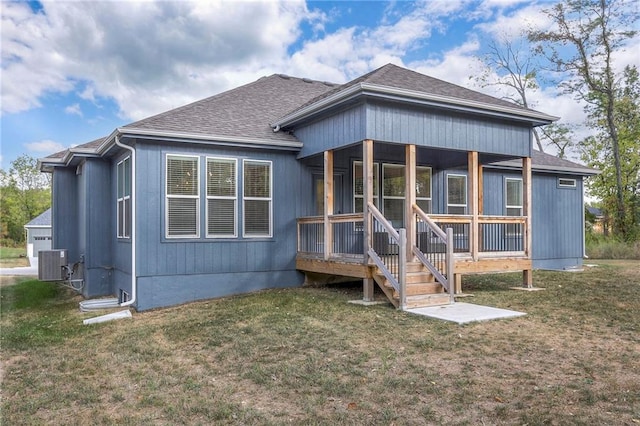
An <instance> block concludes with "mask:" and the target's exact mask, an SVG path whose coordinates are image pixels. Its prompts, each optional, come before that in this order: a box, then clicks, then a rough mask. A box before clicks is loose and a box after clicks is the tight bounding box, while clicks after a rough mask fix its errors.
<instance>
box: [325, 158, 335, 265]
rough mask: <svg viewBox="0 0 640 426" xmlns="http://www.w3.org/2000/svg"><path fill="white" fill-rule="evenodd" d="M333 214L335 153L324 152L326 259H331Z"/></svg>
mask: <svg viewBox="0 0 640 426" xmlns="http://www.w3.org/2000/svg"><path fill="white" fill-rule="evenodd" d="M332 214H333V151H325V152H324V258H325V260H327V259H329V258H330V257H331V253H332V251H333V250H332V248H333V230H332V229H331V224H330V223H329V216H331V215H332Z"/></svg>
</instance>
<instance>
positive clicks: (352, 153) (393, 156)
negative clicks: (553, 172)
mask: <svg viewBox="0 0 640 426" xmlns="http://www.w3.org/2000/svg"><path fill="white" fill-rule="evenodd" d="M404 147H405V144H398V143H388V142H381V141H374V144H373V159H374V161H390V162H396V161H397V162H398V163H400V164H402V163H404V155H405V152H404ZM333 151H334V153H335V155H338V156H342V155H346V156H348V157H351V158H362V144H361V143H356V144H352V145H349V146H344V147H340V148H336V149H334V150H333ZM322 158H323V155H322V154H316V155H313V156H310V157H307V158H305V159H304V161H305V163H307V164H317V165H320V164H322ZM512 159H520V157H513V156H505V155H497V154H488V153H479V155H478V160H479V163H480V164H482V165H484V164H490V163H495V162H498V161H507V160H512ZM416 160H417V163H418V164H423V165H429V166H432V167H435V168H437V169H453V168H465V169H466V168H467V166H468V156H467V151H459V150H447V149H439V148H429V147H424V146H416Z"/></svg>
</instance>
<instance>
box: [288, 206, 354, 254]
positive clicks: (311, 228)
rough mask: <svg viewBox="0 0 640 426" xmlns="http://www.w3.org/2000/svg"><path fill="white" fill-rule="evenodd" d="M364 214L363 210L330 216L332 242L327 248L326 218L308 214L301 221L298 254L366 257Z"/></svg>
mask: <svg viewBox="0 0 640 426" xmlns="http://www.w3.org/2000/svg"><path fill="white" fill-rule="evenodd" d="M363 222H364V215H363V214H362V213H349V214H336V215H330V216H329V226H330V228H331V229H330V234H329V235H330V236H331V241H330V244H329V246H328V247H327V248H328V251H325V241H324V238H325V237H324V235H325V234H324V217H323V216H308V217H301V218H298V220H297V226H298V253H301V254H305V255H308V256H312V257H324V256H327V257H328V258H335V257H340V258H354V259H356V260H359V261H362V260H363V259H364V254H363V253H364V252H363V250H364V240H363V238H364V232H363V227H364V224H363Z"/></svg>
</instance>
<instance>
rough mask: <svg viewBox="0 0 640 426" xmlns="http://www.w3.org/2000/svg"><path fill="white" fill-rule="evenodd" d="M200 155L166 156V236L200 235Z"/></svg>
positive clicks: (184, 236)
mask: <svg viewBox="0 0 640 426" xmlns="http://www.w3.org/2000/svg"><path fill="white" fill-rule="evenodd" d="M198 159H199V157H196V156H185V155H167V158H166V160H167V163H166V172H167V174H166V183H167V189H166V191H167V192H166V195H167V199H166V228H167V229H166V232H167V238H186V237H195V238H197V237H198V236H199V235H200V232H199V229H200V192H199V187H200V185H199V180H198V177H199V171H200V167H199V161H198Z"/></svg>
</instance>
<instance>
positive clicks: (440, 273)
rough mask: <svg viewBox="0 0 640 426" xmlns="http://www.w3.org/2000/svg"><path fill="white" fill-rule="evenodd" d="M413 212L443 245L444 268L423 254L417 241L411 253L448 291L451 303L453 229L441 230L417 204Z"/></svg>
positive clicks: (452, 292) (413, 206)
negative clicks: (441, 268) (440, 267)
mask: <svg viewBox="0 0 640 426" xmlns="http://www.w3.org/2000/svg"><path fill="white" fill-rule="evenodd" d="M412 208H413V211H414V213H416V214H417V215H418V216H419V217H420V219H422V221H423V222H424V223H425V224H426V225H427V227H428V228H429V230H430V231H431V232H433V233H434V234H435V236H436V237H438V239H439V240H440V241H441V242H442V243H443V244H444V245H445V268H444V270H440V269H439V268H438V267H437V266H436V265H434V264H433V263H432V262H431V261H429V259H428V258H427V257H426V256H425V255H424V253H423V252H422V251H421V250H420V249H419V248H418V246H417V243H416V245H414V246H413V254H414V255H415V256H416V258H418V260H420V262H421V263H422V264H423V265H424V266H425V267H426V268H427V269H428V270H429V272H431V273H432V274H433V276H434V278H435V279H436V280H437V281H438V282H439V283H440V284H441V285H442V286H443V287H444V288H445V290H446V291H447V292H448V293H449V297H450V300H451V303H453V302H454V296H455V283H454V281H455V280H454V266H455V259H454V255H453V229H451V228H447V229H446V231H444V230H442V228H440V226H438V224H437V223H435V222H434V221H433V220H432V219H431V218H430V217H429V216H428V215H427V214H426V213H425V212H424V211H422V209H421V208H420V207H418V205H416V204H413V205H412Z"/></svg>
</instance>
